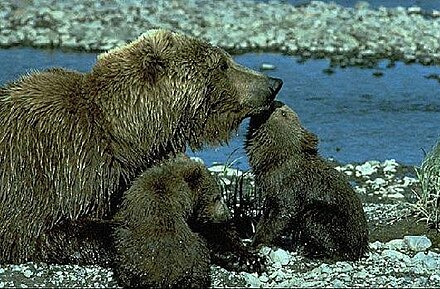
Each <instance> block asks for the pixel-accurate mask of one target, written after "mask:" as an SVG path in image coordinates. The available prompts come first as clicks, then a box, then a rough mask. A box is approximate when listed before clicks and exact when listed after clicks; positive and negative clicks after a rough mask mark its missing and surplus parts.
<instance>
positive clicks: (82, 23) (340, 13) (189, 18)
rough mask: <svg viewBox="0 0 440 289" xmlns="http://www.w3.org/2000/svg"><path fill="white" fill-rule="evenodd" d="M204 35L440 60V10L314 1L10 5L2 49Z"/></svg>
mask: <svg viewBox="0 0 440 289" xmlns="http://www.w3.org/2000/svg"><path fill="white" fill-rule="evenodd" d="M158 27H161V28H168V29H172V30H174V31H179V32H184V33H186V34H189V35H193V36H196V37H200V38H203V39H205V40H208V41H210V42H211V43H213V44H216V45H218V46H221V47H223V48H225V49H227V50H228V51H231V52H245V51H276V52H281V53H286V54H290V55H300V56H303V57H306V58H307V57H328V58H330V59H331V60H332V61H333V63H335V64H338V65H341V66H347V65H367V66H372V65H375V63H376V62H377V60H378V59H381V58H388V59H392V60H402V61H405V62H420V63H422V64H439V63H440V41H439V39H440V11H430V12H429V13H425V12H424V11H422V10H421V9H420V8H418V7H409V8H403V7H396V8H383V7H381V8H379V9H370V8H369V6H368V3H366V2H360V3H358V4H357V5H356V7H355V8H347V7H343V6H339V5H337V4H331V3H330V4H326V3H323V2H320V1H311V3H310V4H308V5H304V6H299V7H295V6H293V5H290V4H287V3H282V2H277V1H270V2H268V3H266V2H254V1H250V0H243V1H235V0H221V1H208V0H189V1H118V0H112V1H94V0H85V1H82V0H73V1H55V0H20V1H15V0H5V1H1V3H0V47H3V48H6V47H11V46H20V45H24V46H33V47H43V48H64V49H74V50H84V51H103V50H108V49H110V48H113V47H115V46H118V45H121V44H123V43H125V42H127V41H130V40H133V39H135V38H136V37H137V36H139V35H140V34H141V33H143V32H145V31H146V30H148V29H152V28H158Z"/></svg>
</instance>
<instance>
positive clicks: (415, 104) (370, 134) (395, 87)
mask: <svg viewBox="0 0 440 289" xmlns="http://www.w3.org/2000/svg"><path fill="white" fill-rule="evenodd" d="M95 58H96V54H95V53H75V52H62V51H60V50H53V51H47V50H38V49H32V48H13V49H6V50H0V67H1V68H2V69H1V70H0V84H3V83H5V82H7V81H11V80H13V79H15V78H17V77H19V76H20V75H21V74H23V73H26V72H29V71H32V70H34V69H38V70H41V69H44V68H48V67H53V66H62V67H65V68H69V69H75V70H79V71H83V72H86V71H89V70H90V69H91V67H92V66H93V64H94V63H95ZM234 58H235V60H236V61H237V62H238V63H241V64H243V65H245V66H248V67H250V68H252V69H256V70H258V69H259V67H260V66H261V64H263V63H269V64H272V65H275V67H276V68H275V69H274V70H271V71H268V72H265V73H268V74H269V75H271V76H275V77H279V78H282V79H283V80H284V85H283V88H282V90H281V91H280V93H279V95H278V99H279V100H282V101H284V102H285V103H287V104H288V105H289V106H291V107H292V108H294V109H295V111H296V112H297V113H298V115H299V117H300V119H301V121H302V123H303V125H304V126H305V127H306V128H308V129H309V130H311V131H312V132H314V133H315V134H317V135H318V137H319V139H320V145H319V149H320V152H321V154H322V155H323V156H325V157H331V158H334V159H335V160H337V161H340V162H343V163H347V162H363V161H366V160H381V161H383V160H385V159H390V158H394V159H396V160H397V161H398V162H400V163H404V164H409V165H418V164H420V162H421V161H422V160H423V157H424V151H429V150H430V149H431V148H432V146H433V145H434V144H435V142H436V140H437V139H438V137H439V135H440V126H439V123H440V83H439V82H437V81H436V80H434V79H428V78H427V76H429V75H431V74H434V73H436V74H440V68H439V67H438V66H430V67H428V66H422V65H418V64H411V65H405V64H403V63H399V62H398V63H396V65H395V66H394V67H392V68H386V66H387V62H386V61H384V62H382V63H381V64H380V65H379V67H378V68H375V69H365V68H358V67H351V68H344V69H340V68H336V69H334V73H332V74H328V73H324V70H325V69H326V68H328V61H327V60H308V61H306V62H305V63H301V62H298V61H297V59H296V58H294V57H290V56H283V55H280V54H270V53H262V54H256V53H249V54H243V55H238V56H235V57H234ZM377 72H380V73H382V74H383V75H382V76H380V77H378V76H375V74H376V75H377ZM246 126H247V121H245V122H244V123H243V125H242V126H240V129H239V130H238V132H237V136H236V137H234V138H233V139H232V140H231V142H230V143H229V145H228V146H222V147H219V148H212V149H205V150H203V151H200V152H195V153H193V152H190V151H189V152H188V153H189V154H190V155H195V156H199V157H201V158H202V159H203V160H204V161H205V163H206V164H207V165H212V164H214V163H215V162H220V163H227V162H231V161H235V167H238V168H240V169H248V163H247V158H246V155H245V152H244V150H243V138H244V135H245V132H246Z"/></svg>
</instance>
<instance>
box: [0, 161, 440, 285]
mask: <svg viewBox="0 0 440 289" xmlns="http://www.w3.org/2000/svg"><path fill="white" fill-rule="evenodd" d="M334 166H335V167H336V168H337V169H338V170H340V171H343V172H344V173H345V174H346V175H347V176H348V178H349V180H350V182H351V183H352V184H353V186H354V187H355V189H356V191H357V192H358V193H359V196H360V197H361V198H362V200H363V202H364V210H365V212H366V215H367V219H368V223H369V227H370V252H369V254H368V256H366V257H365V258H363V259H362V260H360V261H357V262H337V263H333V264H332V263H326V262H323V261H318V260H309V259H306V258H304V257H302V256H301V255H299V254H298V253H297V252H288V251H284V250H281V249H277V248H269V247H263V248H262V249H261V250H260V252H259V254H261V255H262V256H264V258H265V259H266V260H267V269H266V270H265V272H263V273H262V274H260V275H258V274H256V273H253V274H250V273H245V272H229V271H226V270H225V269H223V268H220V267H218V266H212V286H214V287H236V286H243V287H254V288H255V287H264V288H266V287H408V288H413V287H440V274H439V272H438V268H440V234H439V233H438V232H436V231H434V230H430V229H428V228H427V227H426V225H425V223H424V222H418V220H419V218H420V216H416V213H417V210H415V207H414V204H415V202H416V198H415V194H414V191H418V190H419V182H418V180H417V178H416V177H415V171H414V168H413V167H408V166H403V165H401V164H399V163H397V162H396V161H395V160H386V161H384V162H378V161H368V162H365V163H360V164H346V165H341V164H337V163H334ZM210 169H211V171H212V172H213V173H215V174H217V175H219V176H220V177H222V178H223V181H224V183H225V185H226V186H231V187H232V186H233V184H234V180H236V179H235V178H236V177H237V176H239V177H240V176H243V175H245V176H246V178H249V181H250V183H252V175H251V174H243V172H241V171H239V170H237V169H233V168H228V167H224V166H220V165H216V166H213V167H211V168H210ZM245 241H246V240H245ZM13 286H15V287H22V288H26V286H27V287H117V283H116V281H115V280H114V278H113V272H112V271H111V270H109V269H106V268H101V267H98V266H77V265H62V266H61V265H47V264H42V263H27V264H20V265H18V264H17V265H2V266H0V287H13Z"/></svg>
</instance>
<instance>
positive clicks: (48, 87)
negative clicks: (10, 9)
mask: <svg viewBox="0 0 440 289" xmlns="http://www.w3.org/2000/svg"><path fill="white" fill-rule="evenodd" d="M281 84H282V82H281V81H280V80H278V79H274V78H269V77H266V76H264V75H262V74H259V73H257V72H254V71H251V70H249V69H246V68H244V67H242V66H240V65H238V64H236V63H234V62H233V60H232V59H231V57H230V56H229V55H228V54H226V53H225V52H224V51H222V50H221V49H219V48H217V47H214V46H211V45H210V44H208V43H205V42H202V41H199V40H197V39H194V38H190V37H187V36H184V35H179V34H175V33H172V32H169V31H165V30H153V31H150V32H148V33H147V34H145V35H143V36H141V37H140V38H139V39H137V40H136V41H134V42H132V43H130V44H128V45H125V46H123V47H120V48H117V49H114V50H111V51H109V52H108V53H104V54H101V55H100V56H98V59H97V62H96V64H95V66H94V67H93V69H92V70H91V71H90V72H89V73H84V74H83V73H79V72H75V71H67V70H64V69H50V70H47V71H43V72H36V73H33V74H30V75H27V76H24V77H22V78H21V79H19V80H17V81H15V82H12V83H9V84H7V85H5V86H4V87H2V88H1V89H0V243H1V244H2V245H1V246H0V263H7V262H8V263H21V262H25V261H29V260H33V261H45V262H54V261H55V262H69V263H72V262H73V263H79V264H86V263H95V264H96V263H98V264H99V263H101V262H105V261H106V260H107V259H106V258H104V259H103V260H101V255H100V254H96V252H94V249H93V247H94V245H95V244H94V242H95V241H94V238H93V236H92V237H90V236H88V235H87V234H86V235H84V234H81V232H83V231H84V230H86V229H85V228H88V227H89V225H90V224H92V226H95V225H97V226H98V227H99V226H100V224H101V223H105V222H106V221H107V220H111V219H112V217H113V216H114V214H115V213H116V211H117V207H118V205H120V203H121V198H122V195H123V192H124V191H125V190H126V189H127V187H128V186H129V185H130V183H131V181H132V180H133V179H134V178H136V177H137V176H138V175H139V174H140V173H141V172H142V171H143V170H145V169H146V168H148V167H151V166H153V165H156V164H158V163H160V162H161V161H162V160H164V159H167V158H169V157H171V156H174V155H175V154H176V153H181V152H184V151H185V149H186V147H187V146H190V147H191V148H193V149H199V148H201V147H202V146H204V145H206V144H207V145H218V144H221V143H223V142H225V141H227V140H228V139H229V138H230V136H231V133H232V132H233V131H234V130H235V129H236V128H237V126H238V125H239V124H240V122H241V121H242V120H243V119H244V118H246V117H248V116H250V115H252V114H254V113H257V112H258V111H260V110H261V109H262V108H264V107H265V106H267V105H268V104H270V103H271V102H272V100H273V99H274V97H275V95H276V93H277V92H278V90H279V89H280V87H281ZM66 228H67V229H66ZM92 231H94V230H92ZM72 232H77V233H78V234H74V233H72ZM78 235H79V237H78ZM88 245H90V246H88ZM98 245H99V244H98ZM89 247H90V249H89V252H87V250H86V252H85V251H84V250H83V248H89ZM78 251H81V253H80V254H78Z"/></svg>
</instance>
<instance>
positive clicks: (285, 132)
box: [245, 101, 318, 171]
mask: <svg viewBox="0 0 440 289" xmlns="http://www.w3.org/2000/svg"><path fill="white" fill-rule="evenodd" d="M317 145H318V138H317V137H316V135H314V134H313V133H311V132H309V131H308V130H306V129H305V128H304V127H303V126H302V125H301V122H300V120H299V118H298V115H297V114H296V113H295V112H294V111H293V110H292V109H291V108H290V107H288V106H287V105H285V104H284V103H282V102H280V101H274V102H273V103H272V105H271V107H270V108H269V109H267V110H265V111H263V112H262V113H260V114H258V115H255V116H253V117H251V119H250V122H249V128H248V131H247V134H246V140H245V148H246V151H247V154H248V157H249V163H250V164H251V166H252V167H253V168H254V171H255V170H258V171H260V170H265V169H268V168H270V167H272V166H277V165H278V164H282V163H284V162H286V161H287V160H291V159H292V158H301V157H304V156H305V155H317V152H318V151H317Z"/></svg>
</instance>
